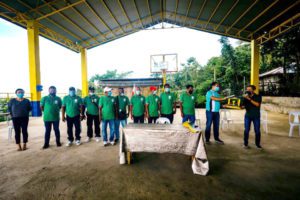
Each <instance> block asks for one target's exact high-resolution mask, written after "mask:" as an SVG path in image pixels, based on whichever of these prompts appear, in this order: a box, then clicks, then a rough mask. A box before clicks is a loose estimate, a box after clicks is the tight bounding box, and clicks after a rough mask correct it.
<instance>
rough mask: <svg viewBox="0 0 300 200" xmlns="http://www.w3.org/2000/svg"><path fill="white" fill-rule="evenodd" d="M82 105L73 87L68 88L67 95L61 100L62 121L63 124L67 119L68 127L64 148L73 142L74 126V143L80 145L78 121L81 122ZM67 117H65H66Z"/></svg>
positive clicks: (82, 115)
mask: <svg viewBox="0 0 300 200" xmlns="http://www.w3.org/2000/svg"><path fill="white" fill-rule="evenodd" d="M83 110H84V109H83V104H82V99H81V97H79V96H77V95H76V90H75V88H74V87H70V88H69V95H67V96H65V97H64V98H63V104H62V121H63V122H65V121H66V119H67V126H68V130H67V132H68V142H67V144H66V146H71V145H72V143H73V141H74V136H73V126H75V140H76V141H75V143H76V145H80V144H81V143H80V138H81V137H80V133H81V126H80V121H81V120H83V118H84V114H83ZM66 115H67V117H66Z"/></svg>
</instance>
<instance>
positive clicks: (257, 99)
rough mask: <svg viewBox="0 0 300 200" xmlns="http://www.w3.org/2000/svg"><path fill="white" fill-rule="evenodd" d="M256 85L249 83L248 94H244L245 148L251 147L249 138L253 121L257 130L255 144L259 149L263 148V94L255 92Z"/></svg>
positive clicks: (255, 130)
mask: <svg viewBox="0 0 300 200" xmlns="http://www.w3.org/2000/svg"><path fill="white" fill-rule="evenodd" d="M255 89H256V87H255V86H254V85H248V86H247V89H246V94H245V95H244V102H243V107H245V109H246V114H245V120H244V122H245V131H244V148H249V146H248V139H249V132H250V126H251V122H253V125H254V132H255V144H256V147H257V148H258V149H262V147H261V145H260V105H261V96H260V95H258V94H255V93H254V91H255Z"/></svg>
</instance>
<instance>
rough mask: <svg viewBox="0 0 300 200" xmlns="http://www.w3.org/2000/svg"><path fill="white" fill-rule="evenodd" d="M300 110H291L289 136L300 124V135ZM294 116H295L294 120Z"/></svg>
mask: <svg viewBox="0 0 300 200" xmlns="http://www.w3.org/2000/svg"><path fill="white" fill-rule="evenodd" d="M299 116H300V111H290V112H289V123H290V132H289V137H292V136H293V129H294V127H295V126H298V129H299V136H300V122H299ZM292 118H294V119H293V120H292Z"/></svg>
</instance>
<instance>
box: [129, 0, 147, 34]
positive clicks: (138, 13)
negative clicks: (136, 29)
mask: <svg viewBox="0 0 300 200" xmlns="http://www.w3.org/2000/svg"><path fill="white" fill-rule="evenodd" d="M132 1H133V5H134V7H135V10H136V12H137V15H138V19H139V22H140V24H141V25H142V27H143V29H144V28H145V27H144V25H143V22H142V20H141V15H140V12H139V9H138V7H137V5H136V2H135V0H132Z"/></svg>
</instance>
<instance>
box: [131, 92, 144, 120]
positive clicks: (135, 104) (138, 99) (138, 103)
mask: <svg viewBox="0 0 300 200" xmlns="http://www.w3.org/2000/svg"><path fill="white" fill-rule="evenodd" d="M145 103H146V99H145V97H144V96H143V95H142V94H141V90H140V88H139V87H136V91H135V95H133V96H132V97H131V100H130V116H131V119H133V123H135V124H137V123H141V124H143V123H144V118H145V116H146V113H145Z"/></svg>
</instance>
